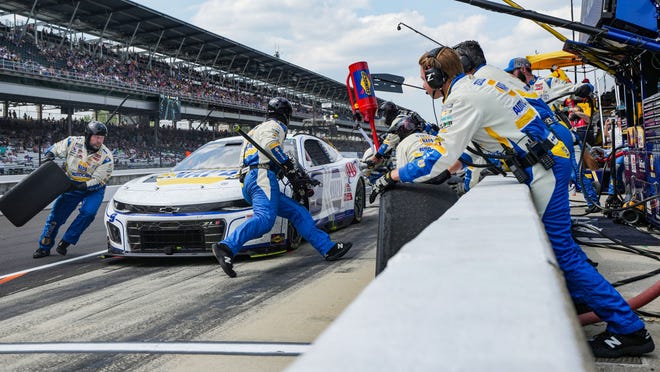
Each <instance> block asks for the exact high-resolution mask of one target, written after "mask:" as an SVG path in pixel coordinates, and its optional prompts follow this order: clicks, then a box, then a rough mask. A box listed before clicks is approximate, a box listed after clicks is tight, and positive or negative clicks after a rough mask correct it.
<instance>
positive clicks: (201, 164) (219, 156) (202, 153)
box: [172, 142, 242, 171]
mask: <svg viewBox="0 0 660 372" xmlns="http://www.w3.org/2000/svg"><path fill="white" fill-rule="evenodd" d="M241 145H242V143H241V142H220V143H217V142H215V143H214V142H212V143H207V144H206V145H204V146H202V147H200V148H198V149H197V150H195V152H193V153H192V154H190V156H188V157H187V158H185V159H183V160H182V161H181V162H180V163H179V164H177V165H176V166H175V167H174V168H172V170H173V171H184V170H196V169H221V168H238V167H240V156H241Z"/></svg>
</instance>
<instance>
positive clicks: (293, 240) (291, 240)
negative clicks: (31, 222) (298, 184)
mask: <svg viewBox="0 0 660 372" xmlns="http://www.w3.org/2000/svg"><path fill="white" fill-rule="evenodd" d="M291 197H292V198H293V200H295V201H297V202H298V203H300V204H301V205H302V206H303V207H305V209H307V210H309V199H307V198H302V197H301V196H300V195H298V194H295V193H294V194H293V195H292V196H291ZM286 239H287V246H286V248H287V249H288V250H290V251H292V250H294V249H298V247H300V244H301V243H302V240H303V238H302V235H300V233H299V232H298V230H296V228H295V227H294V226H293V224H292V223H291V221H289V220H286Z"/></svg>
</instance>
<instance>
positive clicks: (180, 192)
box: [104, 134, 366, 257]
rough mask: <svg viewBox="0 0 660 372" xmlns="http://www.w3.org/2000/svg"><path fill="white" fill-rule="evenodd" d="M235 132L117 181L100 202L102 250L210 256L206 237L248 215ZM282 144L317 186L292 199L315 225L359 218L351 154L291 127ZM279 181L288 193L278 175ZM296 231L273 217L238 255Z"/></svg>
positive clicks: (270, 247) (361, 193)
mask: <svg viewBox="0 0 660 372" xmlns="http://www.w3.org/2000/svg"><path fill="white" fill-rule="evenodd" d="M242 145H243V138H242V137H230V138H223V139H218V140H215V141H211V142H209V143H207V144H205V145H203V146H202V147H200V148H199V149H197V150H196V151H194V152H193V153H192V154H191V155H190V156H188V157H187V158H185V159H184V160H182V161H181V162H180V163H179V164H177V165H176V166H175V167H174V168H172V169H171V170H170V171H168V172H163V173H157V174H151V175H147V176H143V177H140V178H137V179H134V180H131V181H129V182H127V183H125V184H124V185H122V186H121V187H120V188H119V189H118V190H117V192H116V193H115V194H114V196H113V197H112V199H111V200H110V201H109V202H108V205H107V208H106V210H105V215H104V222H105V227H106V231H107V241H108V255H110V256H130V257H149V256H163V257H167V256H171V257H174V256H211V255H212V252H211V244H213V243H215V242H218V241H220V240H222V239H223V237H224V236H225V235H226V234H229V233H231V232H232V231H233V230H234V229H236V227H237V226H238V225H240V224H241V223H243V221H245V220H246V219H248V218H251V217H252V213H253V211H252V208H251V206H250V205H249V204H248V203H247V202H246V201H245V200H244V199H243V196H242V192H241V184H240V181H239V173H240V151H241V147H242ZM284 148H285V151H286V152H287V153H288V154H289V156H291V157H292V158H294V159H296V161H297V163H298V164H297V166H299V167H301V169H303V170H304V171H305V172H306V173H307V174H308V175H309V176H310V178H312V179H315V180H317V181H320V185H318V186H314V187H313V188H312V190H313V195H309V196H308V197H307V199H306V200H300V202H301V204H303V205H305V206H306V207H307V208H308V209H309V211H310V213H311V214H312V217H313V219H314V221H315V222H316V225H317V226H318V227H320V228H323V229H325V230H328V231H332V230H336V229H338V228H340V227H343V226H346V225H349V224H351V223H356V222H360V221H361V220H362V213H363V211H364V207H365V200H366V198H365V195H366V194H365V182H366V181H365V178H364V176H363V175H362V173H361V172H360V168H359V159H357V158H344V157H343V156H342V155H341V154H340V153H339V152H338V151H337V150H336V149H335V148H334V147H333V146H331V145H329V144H328V143H326V142H324V141H323V140H321V139H320V138H318V137H314V136H311V135H307V134H297V135H295V136H292V137H289V138H287V139H286V141H285V144H284ZM280 188H281V189H282V190H284V192H285V193H286V194H287V195H291V194H292V192H291V185H290V184H288V182H287V180H286V178H284V179H283V180H282V181H280ZM300 240H301V238H300V236H299V235H298V233H297V232H296V231H295V228H293V226H292V225H291V224H290V223H288V221H287V220H285V219H282V218H279V217H278V218H277V220H276V222H275V225H274V226H273V228H272V229H271V231H270V232H268V233H267V234H265V235H264V236H262V237H260V238H258V239H254V240H251V241H249V242H248V243H247V244H246V245H245V247H244V249H243V250H242V251H241V253H240V254H244V255H249V256H252V257H255V256H260V255H270V254H278V253H283V252H286V251H287V250H291V249H295V248H297V246H298V245H299V244H300Z"/></svg>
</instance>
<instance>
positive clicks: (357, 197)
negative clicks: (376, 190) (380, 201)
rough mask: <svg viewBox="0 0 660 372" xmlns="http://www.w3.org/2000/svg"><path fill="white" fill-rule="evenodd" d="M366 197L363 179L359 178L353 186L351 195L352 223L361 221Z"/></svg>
mask: <svg viewBox="0 0 660 372" xmlns="http://www.w3.org/2000/svg"><path fill="white" fill-rule="evenodd" d="M366 202H367V198H366V191H365V189H364V179H363V178H360V180H359V181H358V183H357V186H355V194H354V195H353V221H352V223H360V222H361V221H362V215H363V214H364V208H365V206H366Z"/></svg>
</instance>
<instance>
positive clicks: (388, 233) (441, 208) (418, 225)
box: [376, 184, 458, 275]
mask: <svg viewBox="0 0 660 372" xmlns="http://www.w3.org/2000/svg"><path fill="white" fill-rule="evenodd" d="M457 200H458V194H456V192H454V191H453V190H452V189H450V188H449V186H447V185H446V184H441V185H426V184H397V185H396V186H395V187H394V188H393V189H392V190H389V191H387V192H385V193H383V194H381V195H380V206H379V208H380V209H379V211H378V215H379V217H378V239H377V242H376V275H378V274H380V273H381V272H382V271H383V270H385V267H387V261H388V260H389V259H390V258H391V257H392V256H394V255H395V254H396V253H397V252H398V251H399V249H401V247H402V246H403V245H405V244H406V243H407V242H409V241H410V240H412V239H413V238H415V237H416V236H417V235H419V233H420V232H421V231H422V230H424V228H426V226H428V225H429V224H430V223H431V222H433V221H435V220H437V219H438V218H439V217H440V216H442V215H443V214H444V213H445V212H446V211H447V210H448V209H449V208H451V207H452V206H453V205H454V203H456V201H457ZM440 248H441V244H438V249H440Z"/></svg>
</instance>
